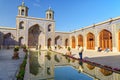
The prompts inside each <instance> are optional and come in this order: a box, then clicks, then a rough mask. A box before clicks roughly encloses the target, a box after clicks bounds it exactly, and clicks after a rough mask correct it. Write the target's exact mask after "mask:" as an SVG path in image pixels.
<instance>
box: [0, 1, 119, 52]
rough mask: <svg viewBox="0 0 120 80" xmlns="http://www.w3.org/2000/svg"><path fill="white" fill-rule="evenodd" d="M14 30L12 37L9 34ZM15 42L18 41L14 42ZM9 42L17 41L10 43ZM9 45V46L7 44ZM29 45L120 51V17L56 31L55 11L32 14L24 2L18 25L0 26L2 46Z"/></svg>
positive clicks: (19, 12)
mask: <svg viewBox="0 0 120 80" xmlns="http://www.w3.org/2000/svg"><path fill="white" fill-rule="evenodd" d="M9 33H10V36H8V37H6V35H7V34H9ZM6 39H9V40H11V41H15V42H10V41H9V40H6ZM8 43H14V44H13V45H12V44H8ZM5 44H6V45H5ZM16 44H17V45H23V44H25V45H27V46H29V47H35V46H37V45H39V46H41V48H42V49H46V48H48V47H52V48H54V47H55V46H58V45H59V46H60V47H61V48H66V47H68V46H70V47H71V48H77V45H81V46H83V47H84V49H85V50H97V48H98V47H101V48H102V49H103V50H104V49H106V48H109V49H110V50H112V51H113V52H118V51H120V17H117V18H112V19H109V20H107V21H104V22H101V23H98V24H94V25H91V26H88V27H84V28H80V29H79V30H75V31H72V32H56V31H55V21H54V11H53V10H51V9H50V8H49V9H48V10H47V11H46V18H34V17H29V16H28V7H26V6H25V5H24V3H22V5H21V6H19V7H18V15H17V17H16V28H5V27H0V45H1V46H2V47H4V46H7V45H8V46H14V45H16Z"/></svg>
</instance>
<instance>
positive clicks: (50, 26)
mask: <svg viewBox="0 0 120 80" xmlns="http://www.w3.org/2000/svg"><path fill="white" fill-rule="evenodd" d="M51 30H52V25H51V24H49V25H48V32H51Z"/></svg>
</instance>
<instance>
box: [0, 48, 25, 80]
mask: <svg viewBox="0 0 120 80" xmlns="http://www.w3.org/2000/svg"><path fill="white" fill-rule="evenodd" d="M12 55H13V49H9V50H6V49H5V50H0V80H16V73H18V70H19V66H20V64H21V63H22V61H23V59H24V52H23V51H22V50H20V51H19V56H20V59H18V60H12Z"/></svg>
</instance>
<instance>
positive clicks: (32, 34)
mask: <svg viewBox="0 0 120 80" xmlns="http://www.w3.org/2000/svg"><path fill="white" fill-rule="evenodd" d="M41 31H42V30H40V26H39V25H38V24H36V25H33V26H32V27H30V28H29V29H28V46H29V47H34V48H35V47H36V45H38V40H39V35H40V33H41Z"/></svg>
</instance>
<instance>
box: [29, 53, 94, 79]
mask: <svg viewBox="0 0 120 80" xmlns="http://www.w3.org/2000/svg"><path fill="white" fill-rule="evenodd" d="M40 53H41V55H38V54H39V53H38V52H30V72H31V80H92V78H90V77H88V76H87V75H85V74H83V73H81V72H83V63H82V61H79V60H75V59H72V58H69V57H68V56H64V55H62V54H59V53H55V52H49V51H41V52H40ZM57 66H64V67H57ZM70 66H73V67H74V69H73V67H70ZM75 69H76V70H75ZM36 70H37V71H36Z"/></svg>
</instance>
